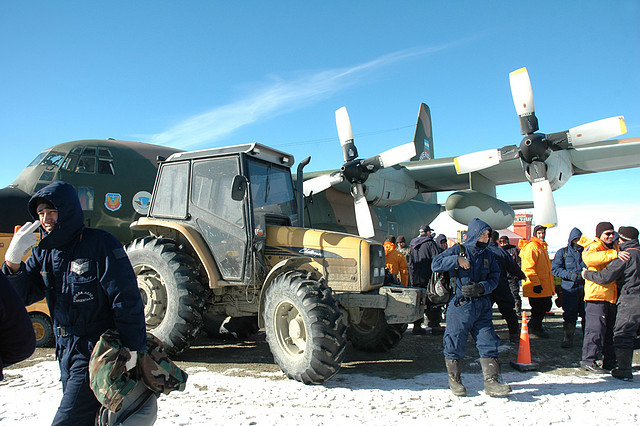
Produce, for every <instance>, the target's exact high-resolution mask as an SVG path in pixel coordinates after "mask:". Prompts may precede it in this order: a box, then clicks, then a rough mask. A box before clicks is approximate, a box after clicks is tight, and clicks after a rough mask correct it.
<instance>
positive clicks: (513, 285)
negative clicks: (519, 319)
mask: <svg viewBox="0 0 640 426" xmlns="http://www.w3.org/2000/svg"><path fill="white" fill-rule="evenodd" d="M509 289H510V290H511V295H512V296H513V301H514V302H515V304H516V308H515V309H516V313H518V314H519V313H520V310H521V309H522V298H521V297H520V280H515V279H509Z"/></svg>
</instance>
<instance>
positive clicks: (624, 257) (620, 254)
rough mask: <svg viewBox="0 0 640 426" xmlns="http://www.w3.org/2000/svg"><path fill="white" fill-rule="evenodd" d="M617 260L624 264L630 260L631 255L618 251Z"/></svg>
mask: <svg viewBox="0 0 640 426" xmlns="http://www.w3.org/2000/svg"><path fill="white" fill-rule="evenodd" d="M618 259H620V260H622V261H623V262H626V261H627V260H629V259H631V255H630V254H629V252H626V251H619V252H618Z"/></svg>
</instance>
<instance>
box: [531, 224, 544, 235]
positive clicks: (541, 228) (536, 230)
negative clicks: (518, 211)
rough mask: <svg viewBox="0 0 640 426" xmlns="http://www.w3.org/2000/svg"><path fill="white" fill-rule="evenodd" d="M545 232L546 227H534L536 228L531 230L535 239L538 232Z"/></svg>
mask: <svg viewBox="0 0 640 426" xmlns="http://www.w3.org/2000/svg"><path fill="white" fill-rule="evenodd" d="M546 230H547V227H546V226H542V225H536V227H535V228H533V236H534V237H535V236H536V234H537V233H538V231H546Z"/></svg>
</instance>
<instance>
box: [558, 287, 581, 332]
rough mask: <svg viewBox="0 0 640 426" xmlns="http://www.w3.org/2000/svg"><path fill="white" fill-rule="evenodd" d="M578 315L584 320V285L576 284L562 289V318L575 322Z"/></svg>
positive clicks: (567, 321) (565, 320)
mask: <svg viewBox="0 0 640 426" xmlns="http://www.w3.org/2000/svg"><path fill="white" fill-rule="evenodd" d="M578 316H579V317H580V318H582V319H583V320H584V287H581V286H575V287H574V288H571V289H568V290H567V289H566V288H563V289H562V319H563V320H564V322H566V323H570V324H575V323H576V321H578Z"/></svg>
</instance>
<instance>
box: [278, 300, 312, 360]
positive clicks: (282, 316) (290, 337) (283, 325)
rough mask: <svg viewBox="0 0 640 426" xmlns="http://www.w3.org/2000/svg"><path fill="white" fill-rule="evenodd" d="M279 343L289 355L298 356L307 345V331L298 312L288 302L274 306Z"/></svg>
mask: <svg viewBox="0 0 640 426" xmlns="http://www.w3.org/2000/svg"><path fill="white" fill-rule="evenodd" d="M274 322H275V324H274V325H275V330H276V336H277V339H278V343H279V345H280V346H281V347H282V348H283V349H284V350H285V351H286V352H287V353H289V354H290V355H295V356H299V355H301V354H303V353H304V350H305V347H306V345H307V333H306V330H305V326H304V319H303V318H302V315H300V312H298V310H297V309H296V307H295V306H293V305H292V304H291V303H289V302H282V303H280V304H279V305H278V307H277V308H276V315H275V317H274Z"/></svg>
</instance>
